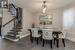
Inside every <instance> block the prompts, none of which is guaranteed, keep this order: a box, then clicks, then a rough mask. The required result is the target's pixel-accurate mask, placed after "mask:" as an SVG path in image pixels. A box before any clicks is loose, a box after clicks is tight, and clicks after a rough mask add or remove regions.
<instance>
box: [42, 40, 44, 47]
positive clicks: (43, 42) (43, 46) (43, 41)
mask: <svg viewBox="0 0 75 50" xmlns="http://www.w3.org/2000/svg"><path fill="white" fill-rule="evenodd" d="M42 43H43V44H42V46H43V47H44V39H43V42H42Z"/></svg>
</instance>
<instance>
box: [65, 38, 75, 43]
mask: <svg viewBox="0 0 75 50" xmlns="http://www.w3.org/2000/svg"><path fill="white" fill-rule="evenodd" d="M66 39H68V40H70V41H72V42H75V40H74V39H71V38H66Z"/></svg>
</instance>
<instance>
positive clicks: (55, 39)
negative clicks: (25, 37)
mask: <svg viewBox="0 0 75 50" xmlns="http://www.w3.org/2000/svg"><path fill="white" fill-rule="evenodd" d="M28 31H30V40H31V39H32V32H31V29H28ZM42 33H43V32H42V29H39V30H38V34H41V35H42ZM61 33H62V32H61V31H55V30H54V31H52V35H53V36H55V37H54V44H55V41H56V46H57V48H58V47H59V34H61Z"/></svg>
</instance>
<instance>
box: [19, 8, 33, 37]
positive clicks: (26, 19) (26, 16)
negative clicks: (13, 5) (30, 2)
mask: <svg viewBox="0 0 75 50" xmlns="http://www.w3.org/2000/svg"><path fill="white" fill-rule="evenodd" d="M22 17H23V20H22V24H23V29H22V34H20V35H21V36H25V35H28V34H29V31H28V29H29V28H31V25H32V23H33V15H32V14H31V13H30V12H28V11H27V10H26V9H25V8H23V14H22Z"/></svg>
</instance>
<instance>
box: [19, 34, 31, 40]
mask: <svg viewBox="0 0 75 50" xmlns="http://www.w3.org/2000/svg"><path fill="white" fill-rule="evenodd" d="M29 35H30V34H26V35H23V36H20V39H21V38H24V37H27V36H29Z"/></svg>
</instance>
